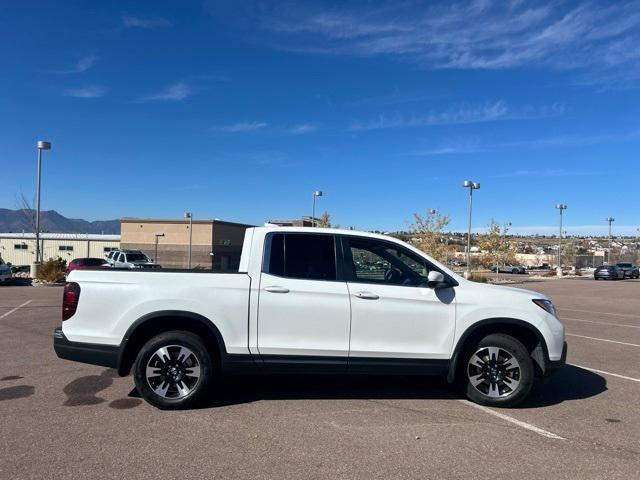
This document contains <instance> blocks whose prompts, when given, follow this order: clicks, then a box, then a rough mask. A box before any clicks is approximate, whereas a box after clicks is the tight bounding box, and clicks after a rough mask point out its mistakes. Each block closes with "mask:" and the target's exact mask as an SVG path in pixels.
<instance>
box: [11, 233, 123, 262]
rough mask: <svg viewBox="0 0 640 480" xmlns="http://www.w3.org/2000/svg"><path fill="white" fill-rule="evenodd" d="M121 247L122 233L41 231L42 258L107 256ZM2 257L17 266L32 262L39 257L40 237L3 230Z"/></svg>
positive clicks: (67, 258) (69, 259)
mask: <svg viewBox="0 0 640 480" xmlns="http://www.w3.org/2000/svg"><path fill="white" fill-rule="evenodd" d="M119 247H120V235H94V234H84V233H41V234H40V249H41V251H42V258H43V259H44V260H49V259H50V258H58V257H60V258H62V259H63V260H66V261H67V262H69V261H71V260H73V259H74V258H79V257H96V258H104V256H105V254H106V253H108V252H109V251H111V250H115V249H117V248H119ZM0 257H2V259H3V260H4V261H5V262H7V263H12V264H13V265H16V266H20V265H31V264H32V263H33V262H34V261H35V260H36V237H35V235H34V234H33V233H0Z"/></svg>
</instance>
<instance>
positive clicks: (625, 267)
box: [616, 262, 640, 278]
mask: <svg viewBox="0 0 640 480" xmlns="http://www.w3.org/2000/svg"><path fill="white" fill-rule="evenodd" d="M616 266H617V267H618V268H619V269H621V270H622V272H623V273H624V278H640V270H638V267H637V266H636V265H634V264H633V263H630V262H618V263H616Z"/></svg>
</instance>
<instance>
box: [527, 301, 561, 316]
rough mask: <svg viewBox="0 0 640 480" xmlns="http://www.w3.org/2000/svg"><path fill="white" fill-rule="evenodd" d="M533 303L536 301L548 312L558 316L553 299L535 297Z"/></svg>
mask: <svg viewBox="0 0 640 480" xmlns="http://www.w3.org/2000/svg"><path fill="white" fill-rule="evenodd" d="M533 303H535V304H536V305H538V306H539V307H540V308H541V309H543V310H545V311H547V312H548V313H550V314H551V315H553V316H554V317H557V316H558V315H557V313H556V307H554V306H553V303H551V300H545V299H542V298H534V299H533Z"/></svg>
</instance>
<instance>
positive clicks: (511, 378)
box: [459, 333, 535, 407]
mask: <svg viewBox="0 0 640 480" xmlns="http://www.w3.org/2000/svg"><path fill="white" fill-rule="evenodd" d="M489 348H491V349H496V350H497V351H498V352H499V353H498V355H493V354H492V355H491V359H490V361H487V362H486V369H482V368H479V367H478V365H477V364H476V363H473V365H470V362H474V361H472V359H473V358H474V357H475V358H483V359H487V358H488V357H487V356H486V355H485V354H484V353H483V352H488V351H489ZM491 351H493V352H495V350H491ZM476 354H478V356H477V357H476ZM500 359H502V365H506V366H507V368H503V367H501V366H500V365H501V363H500ZM512 359H515V361H516V362H515V363H516V364H517V368H508V365H509V364H514V362H513V361H512ZM462 360H463V361H464V362H463V364H462V365H461V368H460V370H459V372H460V373H459V382H460V385H461V387H462V391H463V393H464V394H465V395H466V396H467V398H468V399H469V400H471V401H472V402H474V403H478V404H480V405H487V406H491V407H513V406H515V405H518V404H519V403H520V402H522V401H523V400H524V399H525V398H526V397H527V395H529V392H530V391H531V388H532V386H533V382H534V377H535V371H534V367H533V360H532V359H531V356H530V355H529V352H528V351H527V349H526V348H525V346H524V345H523V344H522V343H521V342H520V341H519V340H517V339H516V338H514V337H512V336H510V335H505V334H502V333H492V334H490V335H487V336H486V337H484V338H483V339H482V340H480V341H479V342H477V343H475V344H474V345H471V346H470V348H468V349H467V351H466V355H464V356H463V357H462ZM490 365H495V366H496V371H497V374H496V376H495V377H493V378H497V379H498V380H497V381H496V382H492V381H489V377H490V373H489V372H490V371H491V368H490ZM478 372H480V374H479V375H476V374H478ZM472 378H474V379H476V381H477V382H476V384H477V386H474V384H473V383H472V380H471V379H472ZM479 378H485V379H486V380H482V381H479V380H478V379H479ZM502 379H504V380H502ZM516 382H517V383H516ZM510 385H515V387H514V388H511V386H510ZM496 392H497V393H496Z"/></svg>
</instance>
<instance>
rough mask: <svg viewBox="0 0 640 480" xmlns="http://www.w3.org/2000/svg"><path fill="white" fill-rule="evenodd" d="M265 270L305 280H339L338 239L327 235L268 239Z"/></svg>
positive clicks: (288, 234)
mask: <svg viewBox="0 0 640 480" xmlns="http://www.w3.org/2000/svg"><path fill="white" fill-rule="evenodd" d="M266 251H267V252H268V258H265V261H264V265H263V271H264V272H265V273H269V274H271V275H278V276H282V277H287V278H299V279H306V280H327V281H330V280H336V278H337V276H336V247H335V237H334V236H333V235H326V234H313V233H311V234H304V233H276V234H273V235H270V236H269V237H268V238H267V243H266Z"/></svg>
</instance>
